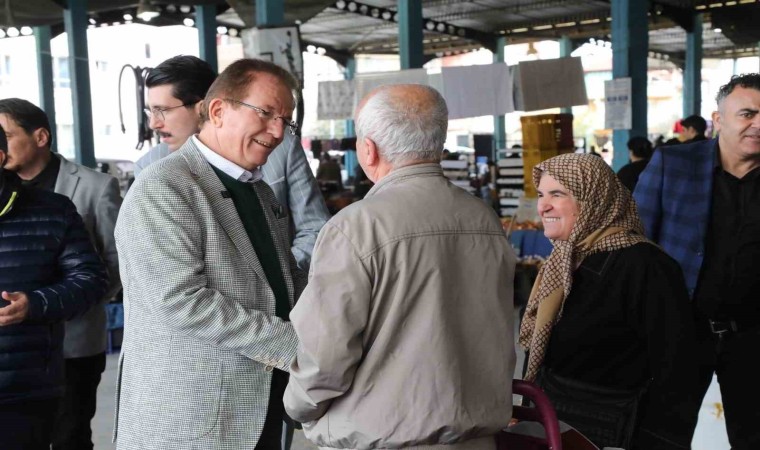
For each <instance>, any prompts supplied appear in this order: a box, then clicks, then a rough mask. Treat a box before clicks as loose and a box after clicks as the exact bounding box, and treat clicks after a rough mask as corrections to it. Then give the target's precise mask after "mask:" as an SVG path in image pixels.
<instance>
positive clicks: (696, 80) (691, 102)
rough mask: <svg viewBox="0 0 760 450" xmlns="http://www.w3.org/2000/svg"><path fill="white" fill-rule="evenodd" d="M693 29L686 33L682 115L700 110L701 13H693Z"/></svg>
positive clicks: (696, 112)
mask: <svg viewBox="0 0 760 450" xmlns="http://www.w3.org/2000/svg"><path fill="white" fill-rule="evenodd" d="M693 22H694V30H693V31H692V32H691V33H686V65H685V66H684V70H683V117H688V116H690V115H692V114H700V113H701V112H702V15H701V14H694V18H693Z"/></svg>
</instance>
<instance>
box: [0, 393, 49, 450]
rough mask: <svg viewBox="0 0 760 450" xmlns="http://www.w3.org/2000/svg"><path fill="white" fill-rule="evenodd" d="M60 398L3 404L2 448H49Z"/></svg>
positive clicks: (0, 423) (0, 421)
mask: <svg viewBox="0 0 760 450" xmlns="http://www.w3.org/2000/svg"><path fill="white" fill-rule="evenodd" d="M57 408H58V399H57V398H56V399H44V400H31V401H25V402H21V403H12V404H7V405H0V448H2V449H3V450H48V449H49V448H50V437H51V431H52V429H53V421H54V420H55V414H56V410H57Z"/></svg>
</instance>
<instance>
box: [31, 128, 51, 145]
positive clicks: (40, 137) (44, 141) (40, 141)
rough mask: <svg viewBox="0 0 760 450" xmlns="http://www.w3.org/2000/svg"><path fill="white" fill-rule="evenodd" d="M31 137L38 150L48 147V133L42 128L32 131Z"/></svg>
mask: <svg viewBox="0 0 760 450" xmlns="http://www.w3.org/2000/svg"><path fill="white" fill-rule="evenodd" d="M32 137H33V138H34V142H35V143H36V144H37V147H38V148H48V147H50V132H48V130H46V129H44V128H37V129H36V130H34V133H32Z"/></svg>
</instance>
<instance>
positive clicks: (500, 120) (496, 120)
mask: <svg viewBox="0 0 760 450" xmlns="http://www.w3.org/2000/svg"><path fill="white" fill-rule="evenodd" d="M506 45H507V38H506V37H504V36H499V37H498V38H496V48H495V49H494V52H493V62H494V64H497V63H498V64H504V47H505V46H506ZM502 148H507V126H506V119H505V117H504V115H503V114H502V115H501V116H493V153H492V154H491V161H496V160H498V159H499V150H500V149H502Z"/></svg>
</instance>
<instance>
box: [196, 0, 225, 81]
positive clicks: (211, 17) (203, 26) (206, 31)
mask: <svg viewBox="0 0 760 450" xmlns="http://www.w3.org/2000/svg"><path fill="white" fill-rule="evenodd" d="M195 26H196V28H198V53H199V54H200V57H201V59H202V60H204V61H206V62H207V63H208V64H209V65H210V66H211V68H212V69H214V72H218V71H219V56H218V54H217V50H216V5H215V4H213V3H207V4H204V5H195Z"/></svg>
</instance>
